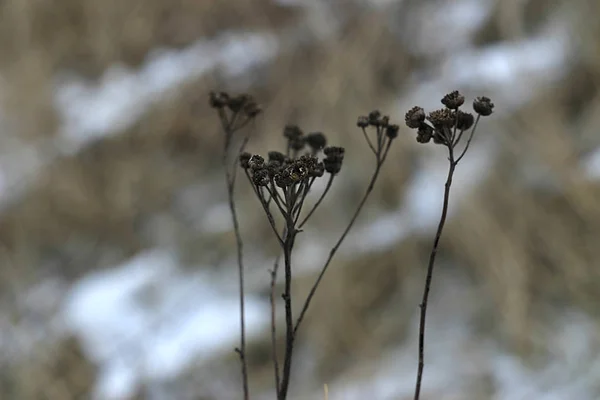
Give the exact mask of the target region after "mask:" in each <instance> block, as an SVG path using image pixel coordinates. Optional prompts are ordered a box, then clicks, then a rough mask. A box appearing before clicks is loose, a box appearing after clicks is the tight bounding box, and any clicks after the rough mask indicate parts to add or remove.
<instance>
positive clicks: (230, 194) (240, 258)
mask: <svg viewBox="0 0 600 400" xmlns="http://www.w3.org/2000/svg"><path fill="white" fill-rule="evenodd" d="M229 126H230V125H224V126H223V128H224V129H225V135H226V139H225V143H226V144H225V148H224V150H223V158H222V161H223V168H224V169H225V179H226V182H227V199H228V204H229V210H230V212H231V218H232V220H233V229H234V232H235V241H236V245H237V262H238V284H239V293H240V346H239V347H238V348H236V349H235V350H236V352H237V353H238V355H239V356H240V362H241V364H242V386H243V390H244V400H249V399H250V391H249V388H248V363H247V361H246V306H245V293H244V286H245V285H244V244H243V241H242V235H241V233H240V224H239V221H238V216H237V208H236V205H235V177H234V175H232V172H231V169H230V168H229V165H228V164H229V163H228V162H227V161H228V150H229V143H230V138H231V135H232V134H233V132H232V131H231V130H229Z"/></svg>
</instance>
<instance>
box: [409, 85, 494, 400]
mask: <svg viewBox="0 0 600 400" xmlns="http://www.w3.org/2000/svg"><path fill="white" fill-rule="evenodd" d="M464 101H465V98H464V96H463V95H461V94H460V93H459V92H458V91H453V92H451V93H449V94H447V95H446V96H444V98H442V104H443V105H444V106H445V108H443V109H439V110H435V111H433V112H431V113H429V115H428V116H425V111H424V110H423V109H422V108H421V107H413V108H412V109H411V110H409V111H408V112H407V113H406V116H405V121H406V125H407V126H408V127H409V128H412V129H416V130H417V141H418V142H419V143H429V142H430V141H431V139H433V141H434V143H436V144H441V145H443V146H445V147H446V148H447V149H448V162H449V163H450V165H449V168H448V177H447V178H446V184H445V186H444V200H443V204H442V215H441V217H440V222H439V224H438V227H437V231H436V233H435V238H434V240H433V246H432V249H431V253H430V254H429V263H428V264H427V276H426V278H425V288H424V289H423V298H422V300H421V303H420V304H419V308H420V309H421V314H420V318H419V363H418V366H417V382H416V384H415V395H414V400H419V398H420V396H421V385H422V382H423V369H424V367H425V322H426V318H427V305H428V301H429V292H430V291H431V283H432V280H433V269H434V266H435V259H436V256H437V252H438V246H439V244H440V239H441V237H442V232H443V230H444V225H445V224H446V218H447V216H448V207H449V203H450V188H451V186H452V178H453V176H454V171H455V170H456V166H457V165H458V163H459V162H460V161H461V160H462V158H463V157H464V156H465V154H466V152H467V150H468V149H469V146H470V144H471V140H472V139H473V136H474V134H475V131H476V129H477V124H478V122H479V119H480V117H482V116H488V115H490V114H492V110H493V108H494V104H493V103H492V102H491V100H490V99H489V98H487V97H478V98H476V99H475V101H474V102H473V109H474V110H475V112H476V113H477V114H478V115H477V119H475V118H474V117H473V115H472V114H470V113H466V112H463V111H461V110H459V108H460V106H461V105H462V104H463V103H464ZM426 119H427V120H428V121H429V122H430V123H431V125H429V124H427V123H426V122H425V120H426ZM469 129H471V133H470V135H469V138H468V140H467V143H466V145H465V146H464V148H463V150H462V151H461V152H460V153H459V156H458V157H455V155H454V150H455V149H456V148H457V146H458V145H459V143H460V141H461V139H462V137H463V134H464V133H465V132H466V131H468V130H469Z"/></svg>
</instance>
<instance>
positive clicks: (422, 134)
mask: <svg viewBox="0 0 600 400" xmlns="http://www.w3.org/2000/svg"><path fill="white" fill-rule="evenodd" d="M432 137H433V128H432V127H431V126H429V125H427V124H421V126H420V127H419V130H418V131H417V142H419V143H429V142H430V141H431V138H432Z"/></svg>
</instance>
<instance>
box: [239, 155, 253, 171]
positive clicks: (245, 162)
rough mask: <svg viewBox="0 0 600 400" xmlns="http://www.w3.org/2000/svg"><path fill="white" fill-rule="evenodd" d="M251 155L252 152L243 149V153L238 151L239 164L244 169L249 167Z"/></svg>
mask: <svg viewBox="0 0 600 400" xmlns="http://www.w3.org/2000/svg"><path fill="white" fill-rule="evenodd" d="M251 157H252V154H250V153H248V152H246V151H244V152H243V153H240V166H241V167H242V168H244V169H248V168H250V163H249V161H250V158H251Z"/></svg>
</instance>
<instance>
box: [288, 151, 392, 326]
mask: <svg viewBox="0 0 600 400" xmlns="http://www.w3.org/2000/svg"><path fill="white" fill-rule="evenodd" d="M390 145H391V140H390V141H388V144H387V146H386V150H385V151H384V153H383V154H382V153H381V149H379V152H378V153H377V154H376V155H377V165H376V167H375V171H374V172H373V176H372V177H371V181H370V182H369V186H367V190H366V191H365V194H364V196H363V198H362V200H361V201H360V203H359V204H358V207H357V208H356V211H355V212H354V215H353V216H352V219H351V220H350V223H349V224H348V226H346V229H345V230H344V232H343V233H342V235H341V236H340V238H339V239H338V241H337V243H336V244H335V246H333V248H332V249H331V251H330V252H329V257H328V258H327V261H325V264H324V265H323V267H322V268H321V272H320V273H319V276H318V277H317V280H316V281H315V283H314V284H313V286H312V287H311V289H310V292H309V294H308V296H307V297H306V300H305V301H304V305H303V306H302V310H301V311H300V315H299V316H298V319H297V320H296V324H295V326H294V334H296V332H297V331H298V328H299V327H300V324H301V323H302V320H303V319H304V316H305V314H306V311H307V310H308V307H309V306H310V303H311V301H312V298H313V296H314V295H315V293H316V291H317V288H318V286H319V284H320V283H321V280H322V279H323V276H324V275H325V272H327V268H329V264H330V263H331V260H332V259H333V257H334V256H335V254H336V253H337V251H338V249H339V248H340V246H341V244H342V242H343V241H344V239H346V236H347V235H348V232H350V229H352V226H353V225H354V222H356V219H357V218H358V215H359V214H360V212H361V211H362V209H363V207H364V205H365V203H366V202H367V199H368V198H369V195H370V194H371V192H372V191H373V188H374V187H375V182H376V181H377V177H378V176H379V171H380V170H381V166H382V165H383V161H384V156H385V155H387V152H388V150H389V147H390Z"/></svg>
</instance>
